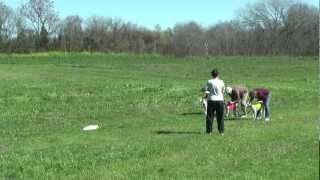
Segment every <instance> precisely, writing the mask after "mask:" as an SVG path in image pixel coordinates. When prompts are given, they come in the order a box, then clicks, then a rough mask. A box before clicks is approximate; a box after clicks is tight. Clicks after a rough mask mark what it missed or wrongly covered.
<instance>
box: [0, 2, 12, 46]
mask: <svg viewBox="0 0 320 180" xmlns="http://www.w3.org/2000/svg"><path fill="white" fill-rule="evenodd" d="M13 19H14V12H13V10H12V9H11V8H10V7H9V6H7V5H5V4H4V3H3V2H1V1H0V49H3V48H4V46H6V44H8V41H9V40H10V38H11V35H12V32H13V28H14V21H13Z"/></svg>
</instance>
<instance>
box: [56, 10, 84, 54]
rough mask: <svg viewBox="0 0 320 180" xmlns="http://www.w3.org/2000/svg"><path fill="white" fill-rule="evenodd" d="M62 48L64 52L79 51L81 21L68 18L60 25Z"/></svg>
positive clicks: (81, 33)
mask: <svg viewBox="0 0 320 180" xmlns="http://www.w3.org/2000/svg"><path fill="white" fill-rule="evenodd" d="M60 26H61V32H60V34H61V36H62V37H61V38H62V46H63V49H64V50H65V51H81V50H82V46H83V40H82V39H83V28H82V19H81V18H80V17H79V16H77V15H74V16H68V17H66V18H65V19H64V20H63V22H62V23H61V25H60Z"/></svg>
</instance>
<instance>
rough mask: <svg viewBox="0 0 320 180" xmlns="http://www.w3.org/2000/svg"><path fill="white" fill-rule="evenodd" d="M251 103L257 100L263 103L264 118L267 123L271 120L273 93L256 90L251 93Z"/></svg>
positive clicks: (266, 90) (261, 89)
mask: <svg viewBox="0 0 320 180" xmlns="http://www.w3.org/2000/svg"><path fill="white" fill-rule="evenodd" d="M249 97H250V103H251V102H252V101H253V100H254V99H257V100H258V101H262V104H263V107H264V117H265V121H269V120H270V105H269V102H270V99H271V91H270V90H268V89H265V88H256V89H254V90H252V91H250V93H249Z"/></svg>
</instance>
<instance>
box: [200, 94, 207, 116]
mask: <svg viewBox="0 0 320 180" xmlns="http://www.w3.org/2000/svg"><path fill="white" fill-rule="evenodd" d="M200 106H201V108H202V110H203V113H204V115H206V116H207V108H208V102H207V98H205V97H201V98H200Z"/></svg>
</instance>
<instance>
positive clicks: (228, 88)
mask: <svg viewBox="0 0 320 180" xmlns="http://www.w3.org/2000/svg"><path fill="white" fill-rule="evenodd" d="M226 92H227V94H231V93H232V88H231V87H229V86H228V87H226Z"/></svg>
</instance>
